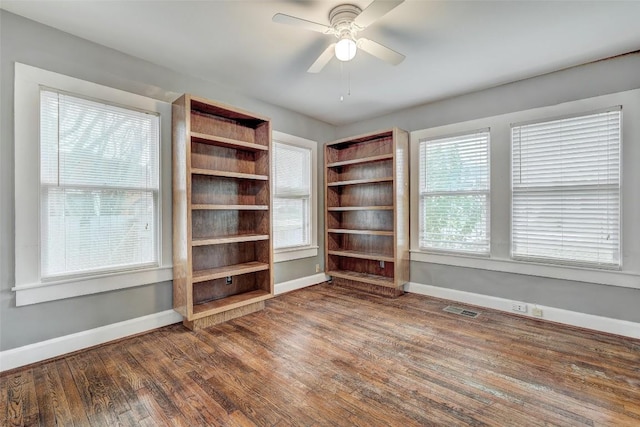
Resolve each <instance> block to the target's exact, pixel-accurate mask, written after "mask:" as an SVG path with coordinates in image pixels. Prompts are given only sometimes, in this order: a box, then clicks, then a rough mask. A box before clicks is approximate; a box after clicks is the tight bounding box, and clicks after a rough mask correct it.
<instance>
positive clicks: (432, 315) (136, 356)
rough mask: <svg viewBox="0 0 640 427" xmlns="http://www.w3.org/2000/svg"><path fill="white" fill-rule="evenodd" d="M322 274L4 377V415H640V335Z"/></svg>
mask: <svg viewBox="0 0 640 427" xmlns="http://www.w3.org/2000/svg"><path fill="white" fill-rule="evenodd" d="M446 305H448V302H447V301H443V300H438V299H433V298H427V297H424V296H419V295H414V294H407V295H404V296H402V297H400V298H398V299H386V298H382V297H377V296H371V295H367V294H364V293H359V292H358V291H355V290H348V289H342V288H339V287H334V286H331V285H327V284H323V285H318V286H314V287H311V288H306V289H303V290H300V291H295V292H292V293H289V294H286V295H282V296H279V297H277V298H275V299H273V300H270V301H268V302H267V308H266V309H265V310H264V311H261V312H258V313H254V314H251V315H248V316H245V317H242V318H238V319H234V320H231V321H229V322H227V323H225V324H222V325H218V326H214V327H211V328H208V329H205V330H202V331H199V332H191V331H189V330H187V329H186V328H184V327H183V326H182V325H172V326H168V327H165V328H161V329H158V330H156V331H153V332H150V333H148V334H145V335H142V336H138V337H134V338H130V339H125V340H122V341H119V342H116V343H112V344H107V345H104V346H101V347H98V348H95V349H91V350H87V351H83V352H80V353H78V354H74V355H71V356H68V357H64V358H62V359H59V360H55V361H52V362H46V363H42V364H40V365H37V366H35V367H31V368H25V369H21V370H17V371H13V372H9V373H5V374H4V375H2V376H1V377H0V381H1V386H0V422H1V423H2V425H3V426H4V425H9V426H13V425H43V426H50V425H63V426H71V425H92V426H105V425H108V426H111V425H125V426H129V425H146V426H157V425H185V426H200V425H229V426H253V425H260V426H287V425H304V426H320V425H330V426H352V425H353V426H379V425H380V426H381V425H384V426H414V425H420V426H426V425H438V426H440V425H446V426H454V425H473V426H481V425H495V426H538V425H562V426H564V425H571V426H574V425H605V426H639V425H640V341H638V340H632V339H624V338H621V337H615V336H611V335H606V334H601V333H596V332H590V331H585V330H579V329H574V328H569V327H564V326H559V325H555V324H551V323H545V322H542V321H537V320H534V319H528V318H521V317H516V316H511V315H508V314H504V313H500V312H495V311H491V310H487V309H480V311H481V314H480V316H479V317H477V318H475V319H471V318H466V317H463V316H460V315H455V314H449V313H446V312H444V311H442V309H443V308H444V307H445V306H446Z"/></svg>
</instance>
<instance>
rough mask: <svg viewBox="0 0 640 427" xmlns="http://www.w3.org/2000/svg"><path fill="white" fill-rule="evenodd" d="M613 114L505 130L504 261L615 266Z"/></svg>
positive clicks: (616, 116) (616, 122)
mask: <svg viewBox="0 0 640 427" xmlns="http://www.w3.org/2000/svg"><path fill="white" fill-rule="evenodd" d="M621 113H622V112H621V109H620V108H615V109H611V110H609V111H604V112H599V113H595V114H589V115H582V116H579V117H570V118H565V119H562V120H552V121H543V122H536V123H530V124H519V125H514V126H512V132H511V134H512V199H513V200H512V233H511V234H512V257H513V258H516V259H524V260H538V261H544V262H556V263H563V264H577V265H587V266H595V267H603V268H607V267H608V268H615V267H619V266H620V146H621V141H620V122H621Z"/></svg>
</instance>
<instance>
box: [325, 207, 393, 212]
mask: <svg viewBox="0 0 640 427" xmlns="http://www.w3.org/2000/svg"><path fill="white" fill-rule="evenodd" d="M327 210H328V211H330V212H349V211H392V210H393V206H334V207H329V208H327Z"/></svg>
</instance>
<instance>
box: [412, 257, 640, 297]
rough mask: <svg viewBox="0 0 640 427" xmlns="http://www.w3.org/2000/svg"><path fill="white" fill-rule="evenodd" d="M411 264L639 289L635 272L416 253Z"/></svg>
mask: <svg viewBox="0 0 640 427" xmlns="http://www.w3.org/2000/svg"><path fill="white" fill-rule="evenodd" d="M411 261H418V262H428V263H432V264H442V265H451V266H455V267H467V268H477V269H481V270H489V271H500V272H503V273H516V274H524V275H528V276H538V277H549V278H552V279H562V280H572V281H577V282H586V283H596V284H600V285H610V286H620V287H624V288H635V289H640V280H639V279H640V274H638V273H635V272H623V271H611V270H599V269H595V268H585V267H573V266H564V265H563V266H559V265H550V264H542V263H535V262H525V261H515V260H512V259H498V258H486V257H483V256H470V255H457V254H456V255H451V254H435V253H427V252H423V251H419V250H411Z"/></svg>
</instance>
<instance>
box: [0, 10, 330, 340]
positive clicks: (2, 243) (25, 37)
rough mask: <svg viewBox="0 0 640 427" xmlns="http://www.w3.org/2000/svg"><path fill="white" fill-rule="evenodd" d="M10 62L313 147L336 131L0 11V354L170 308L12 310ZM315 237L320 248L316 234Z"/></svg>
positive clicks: (305, 263) (285, 276) (119, 294)
mask: <svg viewBox="0 0 640 427" xmlns="http://www.w3.org/2000/svg"><path fill="white" fill-rule="evenodd" d="M14 62H21V63H24V64H28V65H32V66H35V67H39V68H43V69H46V70H49V71H54V72H58V73H61V74H65V75H68V76H72V77H76V78H80V79H84V80H88V81H92V82H95V83H99V84H103V85H106V86H111V87H114V88H118V89H122V90H127V91H129V92H134V93H139V94H142V95H147V96H152V97H153V96H154V95H156V94H158V93H165V92H175V93H184V92H189V93H194V94H197V95H199V96H204V97H207V98H211V99H214V100H218V101H221V102H224V103H227V104H230V105H235V106H238V107H241V108H244V109H247V110H249V111H255V112H257V113H259V114H262V115H266V116H268V117H271V119H272V123H273V129H275V130H278V131H281V132H285V133H288V134H291V135H296V136H300V137H302V138H307V139H311V140H314V141H318V142H319V143H320V144H322V143H324V142H326V141H327V140H333V139H335V128H334V127H333V126H331V125H328V124H326V123H323V122H320V121H317V120H314V119H311V118H309V117H306V116H303V115H300V114H298V113H296V112H293V111H289V110H285V109H283V108H279V107H276V106H273V105H270V104H267V103H264V102H261V101H259V100H256V99H252V98H250V97H247V96H245V95H243V94H240V93H238V92H235V91H233V90H231V89H229V88H227V87H224V86H222V85H217V84H214V83H211V82H206V81H203V80H199V79H195V78H191V77H189V76H186V75H183V74H179V73H176V72H174V71H171V70H168V69H166V68H162V67H159V66H157V65H154V64H151V63H149V62H146V61H143V60H140V59H137V58H134V57H131V56H128V55H125V54H123V53H120V52H118V51H115V50H112V49H109V48H106V47H104V46H101V45H98V44H95V43H92V42H89V41H87V40H84V39H80V38H77V37H74V36H72V35H69V34H67V33H63V32H60V31H58V30H55V29H52V28H50V27H46V26H44V25H41V24H38V23H36V22H34V21H30V20H27V19H24V18H22V17H19V16H17V15H13V14H11V13H8V12H6V11H4V10H0V94H1V95H2V96H1V100H0V113H1V114H0V128H1V131H0V208H1V209H0V351H3V350H8V349H11V348H14V347H20V346H23V345H27V344H31V343H35V342H39V341H42V340H46V339H50V338H54V337H59V336H63V335H67V334H71V333H74V332H79V331H82V330H87V329H92V328H96V327H99V326H103V325H108V324H111V323H114V322H120V321H124V320H128V319H132V318H136V317H139V316H144V315H147V314H152V313H156V312H159V311H164V310H168V309H170V308H171V282H165V283H158V284H152V285H148V286H141V287H137V288H132V289H126V290H121V291H114V292H106V293H101V294H96V295H89V296H82V297H76V298H71V299H66V300H61V301H53V302H47V303H41V304H35V305H31V306H24V307H16V306H15V296H14V293H13V292H12V291H11V288H12V287H13V286H14V280H15V272H14V261H15V254H14V234H15V233H14V202H13V200H14V161H13V158H14V149H13V147H14V138H13V122H14V119H13V79H14ZM34 161H37V159H34ZM319 172H320V171H319ZM319 183H320V184H322V174H320V180H319ZM322 201H323V197H322V196H321V195H320V197H319V202H320V203H319V205H320V206H319V209H318V212H319V226H320V227H323V224H324V223H323V220H322V215H323V212H324V206H323V202H322ZM169 220H170V218H169ZM321 229H322V228H321ZM318 237H319V240H320V241H319V242H318V243H319V245H320V247H321V248H322V247H324V241H323V240H322V233H319V236H318ZM316 264H321V266H323V265H324V261H323V254H322V250H321V251H320V254H319V255H318V256H317V257H315V258H307V259H303V260H297V261H291V262H285V263H278V264H276V266H275V269H274V270H275V278H276V283H277V282H282V281H286V280H292V279H296V278H299V277H304V276H309V275H311V274H315V265H316Z"/></svg>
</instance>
